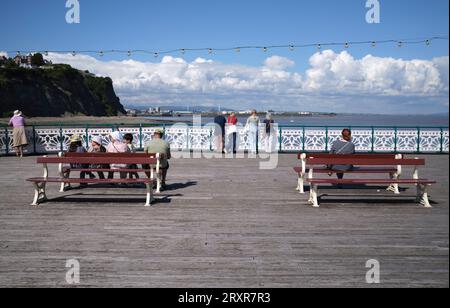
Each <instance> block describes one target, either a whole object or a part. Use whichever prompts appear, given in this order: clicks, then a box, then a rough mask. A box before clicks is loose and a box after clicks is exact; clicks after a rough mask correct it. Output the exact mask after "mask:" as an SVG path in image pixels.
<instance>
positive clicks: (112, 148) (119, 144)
mask: <svg viewBox="0 0 450 308" xmlns="http://www.w3.org/2000/svg"><path fill="white" fill-rule="evenodd" d="M106 151H107V152H108V153H130V148H129V147H128V145H126V144H125V143H124V142H123V135H122V134H121V133H120V132H113V133H112V134H111V143H110V144H109V145H108V147H107V148H106ZM127 168H128V166H127V165H117V164H113V165H111V169H116V170H117V169H127ZM108 178H109V179H112V178H114V173H113V172H110V173H109V175H108ZM120 178H121V179H126V178H127V173H126V172H120Z"/></svg>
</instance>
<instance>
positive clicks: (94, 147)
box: [88, 136, 109, 180]
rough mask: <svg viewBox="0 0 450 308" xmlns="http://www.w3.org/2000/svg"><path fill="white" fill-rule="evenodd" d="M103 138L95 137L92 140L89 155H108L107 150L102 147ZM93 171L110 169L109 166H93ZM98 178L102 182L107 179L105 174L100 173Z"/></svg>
mask: <svg viewBox="0 0 450 308" xmlns="http://www.w3.org/2000/svg"><path fill="white" fill-rule="evenodd" d="M102 143H103V142H102V137H100V136H94V137H92V140H91V147H90V148H89V150H88V152H89V153H106V148H105V147H104V146H103V145H102ZM91 168H93V169H109V165H91ZM98 177H99V178H100V179H102V180H104V179H105V175H104V173H103V172H98Z"/></svg>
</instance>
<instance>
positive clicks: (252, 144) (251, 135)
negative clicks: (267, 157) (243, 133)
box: [246, 110, 259, 154]
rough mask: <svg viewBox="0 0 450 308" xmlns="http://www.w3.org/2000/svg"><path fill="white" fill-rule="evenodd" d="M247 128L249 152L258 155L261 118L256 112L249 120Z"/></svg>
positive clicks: (253, 111) (254, 111)
mask: <svg viewBox="0 0 450 308" xmlns="http://www.w3.org/2000/svg"><path fill="white" fill-rule="evenodd" d="M246 128H247V130H248V144H249V151H250V152H251V153H252V154H257V153H258V131H259V117H258V112H257V111H256V110H252V115H251V116H250V117H249V118H248V119H247V124H246Z"/></svg>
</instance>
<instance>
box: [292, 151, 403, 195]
mask: <svg viewBox="0 0 450 308" xmlns="http://www.w3.org/2000/svg"><path fill="white" fill-rule="evenodd" d="M309 158H323V159H329V160H335V159H338V158H349V159H402V158H403V156H402V155H401V154H352V155H337V154H325V153H315V154H313V153H311V154H305V153H301V154H299V155H298V159H299V160H300V161H301V162H300V164H301V165H300V167H295V168H294V171H295V172H296V173H297V175H298V184H297V190H298V191H300V193H301V194H304V193H305V187H304V185H305V180H306V177H307V175H308V173H309V169H308V167H307V159H309ZM331 164H332V165H337V164H335V163H331ZM331 164H330V165H331ZM314 173H317V174H329V173H331V174H336V173H344V174H346V173H358V174H387V175H389V176H390V178H391V179H399V178H400V176H401V174H402V166H401V165H397V166H388V167H386V166H383V167H379V166H377V167H371V166H369V167H368V166H359V167H355V168H353V169H351V170H348V171H336V170H333V169H330V168H327V167H325V165H324V166H323V167H319V168H315V169H314ZM388 190H389V191H393V192H394V193H396V194H399V193H400V192H399V189H398V185H397V184H394V183H393V184H392V185H390V186H389V187H388Z"/></svg>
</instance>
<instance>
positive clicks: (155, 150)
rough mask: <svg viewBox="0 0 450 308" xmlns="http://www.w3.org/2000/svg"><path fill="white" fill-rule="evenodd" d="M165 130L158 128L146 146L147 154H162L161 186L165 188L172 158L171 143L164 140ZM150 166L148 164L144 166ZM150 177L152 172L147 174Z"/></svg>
mask: <svg viewBox="0 0 450 308" xmlns="http://www.w3.org/2000/svg"><path fill="white" fill-rule="evenodd" d="M163 136H164V131H163V130H162V129H157V130H156V131H155V134H154V135H153V140H151V141H150V142H149V143H148V144H147V145H146V147H145V153H147V154H161V155H162V158H161V165H160V168H161V186H162V188H164V186H165V185H166V177H167V171H168V170H169V161H168V160H169V159H171V153H170V144H169V143H168V142H167V141H165V140H163ZM144 168H148V166H144ZM147 176H148V177H150V174H147Z"/></svg>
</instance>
